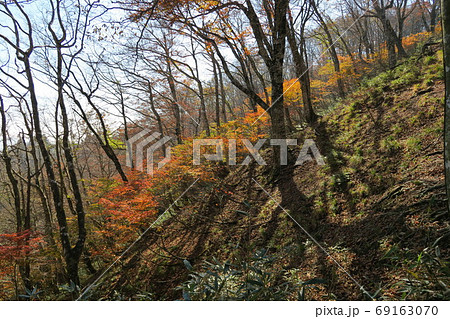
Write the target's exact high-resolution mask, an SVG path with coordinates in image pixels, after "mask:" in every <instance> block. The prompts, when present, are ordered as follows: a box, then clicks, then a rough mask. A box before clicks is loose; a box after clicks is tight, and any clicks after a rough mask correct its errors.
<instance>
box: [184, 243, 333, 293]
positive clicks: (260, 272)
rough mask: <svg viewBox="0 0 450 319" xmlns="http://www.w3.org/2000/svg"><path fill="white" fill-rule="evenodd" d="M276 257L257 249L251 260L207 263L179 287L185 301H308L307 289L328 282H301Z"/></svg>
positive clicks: (316, 280)
mask: <svg viewBox="0 0 450 319" xmlns="http://www.w3.org/2000/svg"><path fill="white" fill-rule="evenodd" d="M275 261H276V259H275V258H274V257H272V256H269V255H268V254H267V251H266V250H265V249H262V250H258V251H256V252H255V253H254V254H253V255H252V256H251V257H250V258H249V260H248V261H244V260H243V261H237V262H236V261H235V262H228V261H226V262H219V261H218V260H217V259H215V258H213V262H207V261H205V262H203V264H201V266H200V268H201V269H200V271H194V269H193V267H192V265H191V264H190V263H189V262H188V261H187V260H185V261H184V264H185V266H186V268H188V270H190V271H191V273H190V275H189V277H190V279H189V280H187V281H186V282H184V283H183V285H182V286H181V287H179V288H178V289H180V290H182V291H183V298H184V299H185V300H289V299H293V298H294V299H297V300H305V295H306V292H307V289H308V288H310V287H314V285H316V284H323V283H325V282H324V281H323V280H321V279H312V280H309V281H305V282H302V281H299V280H298V277H297V280H295V279H293V277H296V276H292V273H291V272H287V271H282V270H277V269H276V267H275Z"/></svg>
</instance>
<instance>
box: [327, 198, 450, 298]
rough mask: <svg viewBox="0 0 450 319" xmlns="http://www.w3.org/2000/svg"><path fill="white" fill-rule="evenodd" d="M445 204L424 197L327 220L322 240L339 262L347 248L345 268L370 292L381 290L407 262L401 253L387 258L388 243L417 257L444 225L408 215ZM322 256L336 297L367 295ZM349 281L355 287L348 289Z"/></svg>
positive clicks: (387, 285) (437, 235) (388, 285)
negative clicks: (421, 221) (351, 217)
mask: <svg viewBox="0 0 450 319" xmlns="http://www.w3.org/2000/svg"><path fill="white" fill-rule="evenodd" d="M444 206H445V205H444V203H443V202H433V201H429V202H426V201H422V202H421V203H419V204H417V203H416V204H412V205H409V206H404V205H403V206H399V207H396V208H394V209H391V210H389V209H387V210H385V211H384V210H383V209H381V208H380V207H373V211H370V212H367V213H366V214H365V215H364V216H363V217H361V218H359V219H354V220H352V221H350V222H349V223H346V224H344V223H340V224H339V223H331V222H329V221H325V222H324V224H323V225H322V227H323V237H322V241H323V242H324V243H325V244H326V247H329V248H327V249H328V250H329V253H330V254H331V255H332V256H333V257H334V258H335V259H336V260H337V262H341V260H342V259H340V258H341V257H340V256H339V252H340V251H348V252H349V255H351V256H352V258H351V262H350V263H346V262H345V261H344V260H342V264H343V268H344V269H345V270H346V271H347V272H348V273H349V274H350V275H351V276H352V277H353V278H354V279H355V280H356V281H357V282H358V283H359V284H361V285H362V286H363V287H364V289H365V290H366V291H368V292H369V293H370V294H371V295H374V294H376V292H379V293H381V294H382V293H383V290H385V289H389V288H391V287H392V286H393V285H394V284H395V283H396V282H395V278H397V279H398V275H399V274H398V269H399V268H400V267H401V266H402V264H403V263H404V262H405V260H402V258H403V257H402V256H400V255H399V256H394V257H393V258H385V257H386V255H387V252H388V251H389V247H391V248H392V247H395V248H396V249H397V248H398V249H399V250H400V251H403V250H404V251H407V252H408V254H409V255H410V256H413V257H417V256H418V255H419V254H420V253H421V252H422V251H423V249H425V248H426V247H430V246H431V245H432V244H433V242H434V241H435V240H436V239H437V238H438V237H439V236H440V235H439V233H440V232H441V229H439V228H438V227H435V228H433V227H434V226H433V225H432V224H428V225H411V222H410V220H408V216H411V215H412V214H422V215H423V214H424V212H426V211H429V210H430V209H431V210H441V209H442V208H443V207H444ZM430 225H431V226H430ZM447 244H448V243H447ZM322 257H323V258H321V261H320V263H321V265H322V267H320V269H321V272H322V275H323V276H324V277H325V278H327V279H329V280H331V281H333V284H332V286H333V291H332V293H333V294H334V295H336V297H337V299H339V300H361V299H367V296H363V295H362V294H361V292H360V290H359V287H357V286H356V285H355V284H353V283H352V282H351V280H350V278H348V275H347V274H344V273H342V271H341V270H336V271H338V272H340V276H339V277H338V278H336V277H335V276H334V273H332V272H331V271H330V268H329V267H328V266H327V265H329V264H330V262H329V259H327V258H326V256H325V255H324V256H322ZM344 277H347V278H344ZM349 283H350V285H351V286H350V287H351V288H352V289H349ZM380 288H381V290H380ZM373 297H374V298H379V297H380V296H379V295H377V296H373Z"/></svg>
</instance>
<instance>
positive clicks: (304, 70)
mask: <svg viewBox="0 0 450 319" xmlns="http://www.w3.org/2000/svg"><path fill="white" fill-rule="evenodd" d="M289 18H290V24H289V26H288V30H287V39H288V42H289V47H290V48H291V52H292V57H293V60H294V66H295V74H296V76H297V77H298V80H299V82H300V89H301V91H302V101H303V109H304V115H305V120H306V122H307V123H308V124H314V123H315V122H316V121H317V115H316V113H315V112H314V109H313V105H312V99H311V86H310V80H309V70H308V66H307V65H306V63H305V60H304V58H303V54H302V53H301V50H302V49H303V46H301V45H300V46H299V45H298V44H297V40H296V39H295V33H294V30H293V24H292V16H291V15H289Z"/></svg>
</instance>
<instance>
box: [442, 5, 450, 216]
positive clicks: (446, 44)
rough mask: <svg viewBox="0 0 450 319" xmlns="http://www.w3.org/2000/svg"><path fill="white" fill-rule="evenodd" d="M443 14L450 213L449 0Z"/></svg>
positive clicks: (449, 208)
mask: <svg viewBox="0 0 450 319" xmlns="http://www.w3.org/2000/svg"><path fill="white" fill-rule="evenodd" d="M441 14H442V39H443V45H444V70H445V112H444V168H445V185H446V191H447V201H448V202H447V209H448V213H449V214H450V5H449V3H448V1H447V0H441Z"/></svg>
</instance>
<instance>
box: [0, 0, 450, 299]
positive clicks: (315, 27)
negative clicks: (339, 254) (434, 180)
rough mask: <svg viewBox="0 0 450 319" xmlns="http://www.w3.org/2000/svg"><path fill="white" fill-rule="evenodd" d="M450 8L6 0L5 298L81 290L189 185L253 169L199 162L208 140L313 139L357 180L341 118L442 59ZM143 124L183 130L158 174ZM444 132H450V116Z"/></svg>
mask: <svg viewBox="0 0 450 319" xmlns="http://www.w3.org/2000/svg"><path fill="white" fill-rule="evenodd" d="M441 12H442V16H441ZM449 12H450V11H449V9H448V5H447V4H446V2H445V1H444V0H442V3H441V2H440V1H439V0H293V1H287V0H262V1H256V0H239V1H217V0H214V1H209V0H206V1H204V0H202V1H200V0H199V1H197V0H195V1H185V0H170V1H168V0H154V1H153V0H128V1H122V0H119V1H114V0H111V1H93V0H30V1H18V0H1V1H0V44H1V45H0V103H1V104H0V114H1V136H0V140H1V146H0V150H1V159H0V218H1V220H2V222H1V223H0V227H1V228H0V279H1V280H0V299H4V300H29V299H33V300H34V299H46V300H53V299H70V300H75V299H77V298H79V297H80V294H82V293H83V291H86V288H87V287H89V289H91V286H92V284H93V283H94V284H99V283H100V280H101V279H100V277H103V276H107V273H108V272H109V271H111V270H112V269H111V267H112V266H113V268H114V267H117V266H118V264H116V262H117V260H119V259H126V258H127V257H128V255H127V254H129V253H132V252H133V251H132V250H130V247H131V246H130V245H132V246H133V247H134V248H136V247H139V246H140V245H145V241H146V240H147V239H148V238H147V237H146V236H149V235H148V234H149V232H148V230H149V228H148V226H150V225H153V224H152V223H154V222H155V220H158V218H159V217H160V216H162V214H163V213H166V212H167V211H169V210H170V211H169V212H170V213H173V212H176V211H179V210H183V209H186V210H189V209H193V208H190V206H189V205H191V203H190V200H189V196H190V195H189V196H188V199H186V200H185V201H184V202H183V204H181V203H179V201H180V199H179V198H180V197H182V196H184V195H185V190H186V191H187V189H190V187H191V186H192V183H196V182H197V181H198V180H200V181H201V183H203V184H202V185H203V186H202V187H201V188H200V187H199V189H198V190H197V191H196V192H197V193H198V194H201V195H198V194H197V195H196V196H198V197H191V200H192V202H199V201H200V199H199V198H207V197H208V196H209V195H208V194H209V193H208V192H209V189H210V188H214V187H216V186H217V187H219V186H218V185H222V184H220V183H221V182H220V180H221V179H223V178H224V176H231V174H233V173H234V172H237V173H236V175H237V176H239V174H241V173H239V171H238V169H239V168H238V166H237V167H229V166H227V165H226V163H228V159H227V160H224V162H223V163H207V164H205V165H201V166H198V167H197V166H193V165H192V147H191V146H192V143H193V139H195V138H221V139H225V140H228V139H238V138H246V139H249V140H250V141H251V142H252V143H253V145H255V143H256V141H257V140H258V139H260V138H271V139H287V138H289V139H300V137H304V138H309V139H312V140H314V141H315V142H316V144H317V147H318V149H319V150H320V152H321V154H322V155H324V156H325V158H326V162H327V167H329V168H327V169H329V170H328V171H327V173H329V174H331V175H333V176H344V175H345V174H341V172H340V169H341V166H342V165H343V164H342V158H341V156H340V155H339V154H338V153H337V152H336V151H333V150H332V148H333V147H334V146H333V145H335V144H336V142H335V140H334V137H333V136H334V135H333V134H334V133H335V131H336V129H335V127H334V126H333V125H334V124H333V123H331V122H330V121H329V120H328V117H327V116H328V114H330V112H332V111H333V109H335V108H337V107H339V105H341V104H342V103H344V104H345V103H350V102H349V101H352V99H353V96H354V94H355V92H356V91H357V90H358V89H359V88H360V85H361V84H362V83H366V82H367V81H370V80H371V79H372V78H375V77H376V76H378V75H379V74H381V73H383V72H388V73H389V72H390V73H389V74H394V73H395V72H396V70H398V69H399V68H403V67H404V66H405V65H410V64H408V63H412V64H418V63H419V62H410V61H419V58H420V59H422V58H423V59H426V58H428V57H429V56H432V55H433V54H437V55H439V54H441V55H442V51H444V54H443V59H444V60H445V61H446V62H447V63H450V56H449V54H450V49H447V50H444V46H443V44H444V45H445V46H446V48H448V46H449V45H450V40H449V39H450V33H449V29H450V27H449V25H450V18H449ZM442 32H443V33H444V35H445V36H444V41H442V39H443V38H442ZM429 59H431V58H429ZM433 59H434V58H433ZM437 61H442V58H438V60H437ZM437 64H439V62H437ZM445 71H446V75H447V76H446V82H445V83H446V84H447V90H448V88H450V83H449V79H450V75H449V71H448V70H447V69H445ZM437 73H439V72H436V74H437ZM442 73H443V72H442ZM430 81H434V82H433V84H432V85H431V84H430V85H431V87H432V86H434V85H437V84H436V83H438V82H439V81H441V82H442V78H439V79H433V80H430ZM441 82H439V83H441ZM436 87H438V86H436ZM427 90H428V91H427ZM431 90H432V89H429V88H425V89H423V88H416V91H417V92H419V93H417V94H418V95H422V94H427V93H428V92H429V91H431ZM362 91H364V89H363V90H362ZM385 91H388V89H386V90H385ZM422 91H423V92H422ZM447 92H448V91H447ZM441 93H442V92H441ZM377 94H378V96H382V95H383V94H385V93H383V90H382V89H380V91H379V92H378V93H376V95H377ZM446 96H447V102H446V104H445V105H446V108H445V111H446V113H448V112H450V111H449V110H450V104H449V103H450V102H449V100H450V97H449V96H450V93H447V95H446ZM377 98H378V97H375V98H374V99H375V100H376V99H377ZM372 102H373V101H370V100H367V104H368V105H369V104H370V103H372ZM374 103H375V105H376V103H377V102H376V101H375V102H374ZM381 103H382V102H380V104H381ZM392 103H396V100H395V99H394V100H393V102H392ZM356 104H357V103H355V105H356ZM356 107H359V106H356ZM361 108H362V111H361V112H362V113H364V114H366V115H367V117H368V118H374V116H375V117H377V116H378V117H380V116H381V115H380V113H379V112H378V113H377V110H376V109H374V108H372V109H371V108H369V107H367V108H364V106H361ZM355 112H356V111H355ZM358 112H359V111H358ZM374 114H375V115H374ZM377 114H378V115H377ZM343 118H344V117H343ZM343 121H344V120H343ZM374 121H375V119H374ZM349 125H350V124H349ZM350 126H351V125H350ZM375 126H376V125H375ZM145 130H148V132H157V133H159V134H160V136H168V137H171V139H170V141H169V142H168V143H166V144H163V145H162V147H161V148H160V149H159V151H158V153H157V156H159V157H164V156H167V155H168V152H169V151H170V150H169V147H171V151H172V154H171V157H172V161H171V162H170V163H168V164H167V165H166V166H165V167H164V168H163V169H161V170H158V171H156V172H155V174H154V175H153V176H149V175H147V174H145V172H143V169H145V167H143V164H142V163H141V162H140V160H139V159H136V158H134V157H133V154H130V153H127V152H128V151H130V150H129V149H128V150H127V147H129V146H130V145H127V141H129V140H130V139H132V138H133V137H134V136H137V134H139V133H140V132H143V131H145ZM374 130H375V129H374ZM445 130H446V131H445V134H443V135H445V138H446V140H447V141H450V115H449V116H447V117H446V120H445ZM406 131H407V130H406V129H405V132H406ZM146 132H147V131H146ZM304 132H306V133H304ZM302 134H305V135H302ZM374 134H375V133H374ZM142 137H144V136H142ZM442 140H443V138H442ZM392 143H393V142H392ZM298 144H299V145H301V143H298ZM383 145H384V144H382V146H381V147H383ZM389 145H390V144H389ZM445 145H447V144H445ZM347 146H350V144H349V145H347ZM337 148H338V147H337ZM237 149H238V156H239V158H240V157H242V158H244V157H245V154H244V153H245V148H244V145H238V146H237ZM261 149H263V150H264V151H265V152H266V153H265V154H266V155H267V154H268V155H267V158H269V161H268V163H269V165H268V166H269V167H268V168H265V170H264V171H263V172H262V173H261V174H262V175H263V176H265V178H266V180H267V183H268V184H267V185H279V186H278V187H279V189H280V192H281V193H282V196H284V197H287V198H289V196H290V194H291V195H292V196H295V200H299V201H303V200H304V202H302V204H301V205H306V204H304V203H306V202H307V201H308V199H307V198H306V196H304V195H298V196H296V195H294V194H295V193H294V192H293V191H292V192H291V190H290V187H291V186H289V185H290V184H288V183H290V182H293V181H294V179H293V178H290V179H289V182H284V177H283V176H285V175H286V174H288V173H286V172H284V173H283V172H282V170H283V169H282V167H281V166H280V162H279V160H278V159H279V158H280V149H281V148H280V147H279V146H276V145H275V146H272V147H269V146H267V145H266V146H264V147H262V148H261ZM141 151H142V152H143V150H141ZM130 155H131V156H130ZM380 156H387V155H380ZM445 156H446V158H447V160H446V161H445V163H446V169H445V175H446V177H447V180H450V164H449V163H450V162H449V160H448V158H450V148H449V147H445ZM127 157H129V161H130V163H129V164H130V165H128V166H127V165H126V158H127ZM241 162H242V161H241ZM441 163H442V171H441V172H440V174H441V176H442V178H444V161H441ZM144 166H145V165H144ZM283 174H284V175H283ZM289 174H291V173H289ZM292 174H293V173H292ZM339 174H341V175H339ZM355 174H356V173H355ZM292 176H293V175H292ZM339 178H340V177H339ZM258 180H259V179H258ZM277 183H278V184H277ZM279 183H285V185H284V186H285V187H283V185H281V184H279ZM386 183H388V182H386ZM258 185H259V184H258ZM220 187H221V186H220ZM317 187H318V186H317ZM436 188H437V187H436ZM283 189H284V190H283ZM446 189H447V192H450V183H449V182H447V186H446ZM383 191H385V189H383ZM289 192H291V193H289ZM285 193H286V194H285ZM188 194H189V193H188ZM380 194H381V193H380ZM192 196H194V195H192ZM182 200H183V199H181V201H182ZM348 201H349V202H350V199H348ZM174 203H176V204H174ZM192 205H194V204H192ZM351 205H353V206H350V207H356V206H355V205H357V203H352V204H351ZM446 205H448V207H450V204H446ZM244 206H245V205H244ZM192 207H193V206H192ZM302 207H303V206H302ZM289 209H290V210H291V208H289ZM449 209H450V208H449ZM350 210H351V209H350ZM206 211H208V210H207V209H206ZM211 211H212V210H211ZM236 211H242V209H240V208H239V210H236ZM354 211H355V212H356V209H355V210H354ZM244 213H245V212H244ZM446 216H447V217H446V218H447V220H448V214H447V215H446ZM321 218H325V217H321ZM305 225H306V226H305V228H306V229H307V230H308V231H310V230H313V231H315V230H316V227H317V226H314V225H315V222H314V221H312V220H311V221H307V220H306V221H305ZM156 231H159V230H156ZM299 232H301V230H299ZM146 238H147V239H146ZM136 243H137V244H136ZM135 244H136V245H135ZM134 248H133V249H134ZM136 249H137V248H136ZM444 252H445V250H442V254H444ZM209 257H211V256H206V259H208V258H209ZM178 259H180V258H178ZM182 259H184V257H183V258H181V260H182ZM178 262H179V263H180V264H181V265H182V266H183V262H184V266H186V267H188V270H190V268H191V267H192V266H191V264H190V263H189V261H187V260H184V261H183V260H182V261H181V262H180V261H178ZM446 267H448V264H447V266H446ZM343 276H344V275H343ZM186 278H187V276H185V277H184V279H186ZM102 280H103V278H102ZM105 289H106V288H105ZM447 289H448V287H447ZM180 294H181V293H180ZM105 295H107V293H105ZM267 296H268V295H264V297H262V298H263V299H264V298H270V297H267ZM448 297H449V296H448V295H446V297H443V298H448ZM168 298H169V297H168ZM178 298H181V295H180V296H178ZM244 299H245V298H244Z"/></svg>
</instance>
